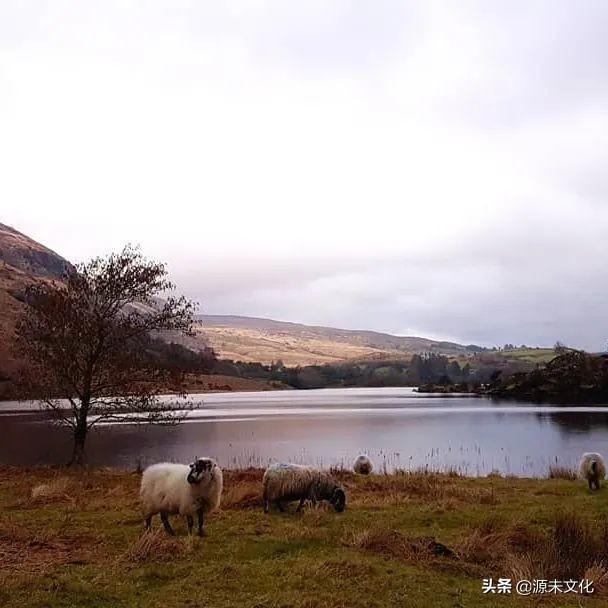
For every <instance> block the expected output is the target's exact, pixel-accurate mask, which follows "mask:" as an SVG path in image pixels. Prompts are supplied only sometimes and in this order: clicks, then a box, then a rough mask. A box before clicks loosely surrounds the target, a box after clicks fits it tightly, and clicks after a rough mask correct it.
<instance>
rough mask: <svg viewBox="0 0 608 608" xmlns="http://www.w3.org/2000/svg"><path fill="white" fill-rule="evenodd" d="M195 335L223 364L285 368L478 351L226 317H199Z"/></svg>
mask: <svg viewBox="0 0 608 608" xmlns="http://www.w3.org/2000/svg"><path fill="white" fill-rule="evenodd" d="M199 319H200V321H201V326H200V327H199V329H198V335H199V336H200V337H201V338H202V340H203V341H204V342H205V343H207V344H209V345H210V346H211V347H212V348H213V349H214V350H215V351H216V353H217V354H218V356H220V357H222V358H226V359H234V360H240V361H260V362H262V363H271V362H272V361H277V360H279V359H280V360H281V361H283V363H284V364H285V365H288V366H292V365H312V364H322V363H335V362H339V361H345V360H349V359H379V358H397V359H409V357H410V356H411V355H413V354H415V353H423V352H432V353H436V354H441V355H447V356H450V357H461V356H467V355H470V354H473V353H474V352H479V351H480V350H482V349H480V348H479V347H476V346H463V345H461V344H456V343H453V342H439V341H435V340H429V339H427V338H418V337H412V336H393V335H391V334H384V333H380V332H375V331H366V330H349V329H336V328H333V327H322V326H312V325H303V324H301V323H289V322H284V321H273V320H271V319H260V318H255V317H239V316H230V315H201V316H200V317H199Z"/></svg>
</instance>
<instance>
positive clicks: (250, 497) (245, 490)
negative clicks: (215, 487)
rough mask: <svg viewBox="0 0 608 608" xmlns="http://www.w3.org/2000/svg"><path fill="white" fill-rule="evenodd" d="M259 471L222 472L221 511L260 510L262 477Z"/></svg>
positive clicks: (261, 472) (251, 469)
mask: <svg viewBox="0 0 608 608" xmlns="http://www.w3.org/2000/svg"><path fill="white" fill-rule="evenodd" d="M263 474H264V472H263V471H262V470H261V469H253V468H250V469H243V470H240V471H225V472H224V490H223V492H222V506H221V508H222V509H223V510H229V509H250V508H261V506H262V475H263Z"/></svg>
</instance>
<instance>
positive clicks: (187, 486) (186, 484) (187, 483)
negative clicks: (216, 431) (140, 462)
mask: <svg viewBox="0 0 608 608" xmlns="http://www.w3.org/2000/svg"><path fill="white" fill-rule="evenodd" d="M222 485H223V479H222V470H221V469H220V468H219V467H218V466H217V464H216V463H215V461H213V460H212V459H211V458H196V459H195V460H194V462H193V463H192V464H190V465H187V464H172V463H167V462H163V463H159V464H153V465H152V466H149V467H148V468H147V469H146V470H145V471H144V472H143V475H142V478H141V486H140V492H139V497H140V500H141V504H142V508H143V512H144V517H145V518H146V529H147V530H151V529H152V516H153V515H156V514H157V513H159V514H160V518H161V520H162V522H163V526H164V527H165V530H166V531H167V533H168V534H171V535H173V534H174V532H173V529H172V528H171V525H170V524H169V518H168V516H169V515H177V514H179V515H182V516H185V517H186V520H187V521H188V533H189V534H192V527H193V526H194V514H195V513H196V515H197V516H198V534H199V536H203V534H204V530H203V524H204V516H205V515H206V514H208V513H211V512H212V511H214V510H215V509H217V507H218V506H219V504H220V499H221V495H222Z"/></svg>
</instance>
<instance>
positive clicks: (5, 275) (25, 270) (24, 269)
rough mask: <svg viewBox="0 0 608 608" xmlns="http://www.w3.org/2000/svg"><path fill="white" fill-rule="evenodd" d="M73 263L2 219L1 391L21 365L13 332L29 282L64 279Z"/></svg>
mask: <svg viewBox="0 0 608 608" xmlns="http://www.w3.org/2000/svg"><path fill="white" fill-rule="evenodd" d="M70 267H71V265H70V263H69V262H68V261H67V260H65V259H64V258H62V257H61V256H60V255H58V254H57V253H55V252H54V251H51V250H50V249H48V248H47V247H45V246H44V245H41V244H40V243H37V242H36V241H34V240H33V239H31V238H29V237H27V236H26V235H24V234H22V233H21V232H18V231H17V230H15V229H14V228H11V227H10V226H6V225H5V224H1V223H0V393H1V391H2V386H1V385H2V382H3V381H5V380H6V378H7V377H8V376H9V374H10V373H13V372H14V371H15V369H16V368H17V367H18V365H19V362H18V361H17V360H16V359H15V357H14V355H13V353H12V352H11V343H12V340H13V332H14V329H15V325H16V323H17V319H18V317H19V314H20V311H21V309H22V307H23V306H24V304H23V296H24V292H25V289H26V287H27V285H28V284H30V283H31V282H32V281H36V280H52V279H61V277H62V276H63V274H64V273H65V271H66V270H67V269H69V268H70Z"/></svg>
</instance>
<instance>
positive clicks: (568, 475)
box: [549, 466, 578, 481]
mask: <svg viewBox="0 0 608 608" xmlns="http://www.w3.org/2000/svg"><path fill="white" fill-rule="evenodd" d="M549 479H567V480H569V481H576V479H578V475H577V474H576V471H575V470H574V469H570V468H568V467H558V466H551V467H549Z"/></svg>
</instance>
